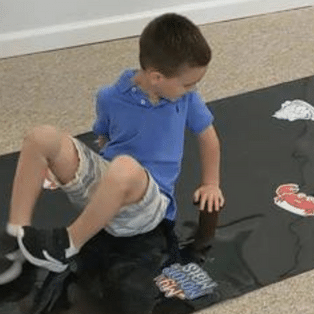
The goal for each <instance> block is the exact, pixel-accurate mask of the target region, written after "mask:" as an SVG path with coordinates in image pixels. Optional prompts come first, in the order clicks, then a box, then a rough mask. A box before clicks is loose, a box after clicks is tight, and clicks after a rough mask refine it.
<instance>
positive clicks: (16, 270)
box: [0, 126, 78, 284]
mask: <svg viewBox="0 0 314 314" xmlns="http://www.w3.org/2000/svg"><path fill="white" fill-rule="evenodd" d="M77 166H78V157H77V153H76V150H75V147H74V145H73V143H72V141H71V139H70V137H69V136H68V135H66V134H63V133H61V132H59V131H57V130H56V129H55V128H53V127H50V126H40V127H36V128H34V129H33V130H32V131H31V132H29V133H28V134H27V136H26V137H25V140H24V142H23V146H22V150H21V153H20V158H19V162H18V166H17V170H16V174H15V178H14V183H13V191H12V199H11V207H10V212H9V221H8V224H7V232H4V233H3V234H2V235H1V237H0V254H1V255H0V258H1V260H0V284H5V283H8V282H10V281H12V280H14V279H15V278H17V277H18V276H19V274H20V273H21V271H22V263H23V261H24V258H23V255H22V254H21V252H20V251H19V248H18V244H17V240H16V236H17V233H18V231H19V230H20V229H21V227H22V226H26V225H30V224H31V220H32V215H33V208H34V205H35V203H36V200H37V198H38V195H39V193H40V191H41V189H42V183H43V180H44V177H45V173H46V170H47V167H49V168H51V169H53V171H54V172H55V173H56V174H57V176H58V177H59V178H60V180H61V181H62V182H67V181H69V180H71V179H72V178H73V176H74V174H75V171H76V168H77Z"/></svg>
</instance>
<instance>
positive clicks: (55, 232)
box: [18, 226, 77, 273]
mask: <svg viewBox="0 0 314 314" xmlns="http://www.w3.org/2000/svg"><path fill="white" fill-rule="evenodd" d="M18 244H19V246H20V249H21V251H22V253H23V255H24V256H25V258H26V259H27V260H28V261H29V262H30V263H32V264H33V265H36V266H39V267H43V268H46V269H48V270H50V271H53V272H56V273H61V272H63V271H65V270H66V268H67V267H68V266H69V260H68V258H70V257H71V256H72V255H74V254H76V253H77V251H76V250H73V249H71V248H70V240H69V236H68V232H67V230H66V228H59V229H51V230H43V229H42V230H38V229H35V228H33V227H28V226H27V227H23V228H22V229H21V232H20V233H19V235H18Z"/></svg>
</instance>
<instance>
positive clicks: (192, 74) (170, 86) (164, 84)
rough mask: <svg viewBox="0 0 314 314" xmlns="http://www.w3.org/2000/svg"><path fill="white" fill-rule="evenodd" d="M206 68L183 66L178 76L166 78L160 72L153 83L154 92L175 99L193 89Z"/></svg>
mask: <svg viewBox="0 0 314 314" xmlns="http://www.w3.org/2000/svg"><path fill="white" fill-rule="evenodd" d="M206 70H207V66H204V67H192V68H191V67H188V66H186V67H184V68H183V69H182V70H181V71H180V74H179V75H178V76H175V77H171V78H167V77H165V76H163V75H162V74H160V75H161V76H160V79H159V80H158V82H157V83H156V84H155V93H156V95H157V96H159V97H164V98H168V99H170V100H175V99H177V98H180V97H182V96H183V95H184V94H186V93H187V92H189V91H191V90H193V89H195V87H196V84H197V83H198V82H199V81H200V80H201V79H202V78H203V76H204V75H205V73H206Z"/></svg>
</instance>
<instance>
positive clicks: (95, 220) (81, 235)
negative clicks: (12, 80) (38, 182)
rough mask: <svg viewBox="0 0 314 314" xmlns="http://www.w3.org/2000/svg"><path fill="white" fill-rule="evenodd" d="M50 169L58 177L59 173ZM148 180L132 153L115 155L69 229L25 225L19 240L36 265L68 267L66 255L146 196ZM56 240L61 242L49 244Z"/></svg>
mask: <svg viewBox="0 0 314 314" xmlns="http://www.w3.org/2000/svg"><path fill="white" fill-rule="evenodd" d="M97 157H99V156H97ZM92 163H93V161H92ZM80 166H81V165H80ZM49 168H50V167H49ZM50 169H51V170H52V171H53V172H54V174H55V175H56V176H57V178H58V173H56V171H54V169H53V168H50ZM86 179H88V180H90V178H86ZM64 181H65V180H64ZM148 182H149V180H148V174H147V173H146V171H145V169H144V168H142V166H141V165H140V164H139V163H138V162H137V161H136V160H134V159H133V158H131V157H129V156H119V157H117V158H115V159H114V160H113V161H112V162H111V163H110V164H109V166H108V167H107V169H106V172H105V175H103V177H102V178H101V180H100V182H99V183H98V186H97V189H96V191H95V192H94V194H93V195H92V197H91V199H90V201H89V203H88V204H87V206H86V207H85V208H84V211H83V213H82V214H81V215H80V216H79V217H78V218H77V220H76V221H75V222H74V223H73V224H72V225H71V226H70V227H69V228H67V230H66V229H65V228H62V229H60V230H58V229H56V230H52V231H51V232H50V234H49V232H48V231H38V230H35V229H34V228H31V227H24V228H23V232H21V233H20V235H19V244H20V247H21V249H22V251H23V253H24V255H25V256H26V258H27V259H28V260H29V261H30V262H31V263H33V264H35V265H38V266H43V267H46V268H48V269H50V270H52V271H57V272H59V271H63V270H64V269H65V268H66V267H67V262H66V259H67V258H69V257H70V256H72V255H74V254H76V253H77V252H78V251H79V249H80V248H81V247H82V246H83V245H84V244H85V242H87V241H88V240H89V239H90V238H91V237H93V236H94V235H95V234H96V233H98V231H99V230H101V229H102V228H104V227H105V226H106V225H108V223H109V222H110V221H111V220H112V219H113V218H114V216H115V215H117V214H118V213H119V211H120V209H121V208H122V207H124V206H126V205H130V204H134V203H138V202H139V201H140V200H141V199H142V198H143V197H144V195H145V193H146V190H147V187H148ZM77 192H78V193H81V192H79V191H77ZM52 238H53V239H54V240H53V241H52ZM52 242H55V244H56V243H57V242H58V244H57V245H54V247H52V246H53V245H52V246H50V248H49V247H47V245H48V246H49V245H51V243H52ZM47 252H48V254H47ZM53 259H54V261H53V262H52V263H51V260H53ZM52 264H53V265H52Z"/></svg>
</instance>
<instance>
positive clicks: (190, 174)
mask: <svg viewBox="0 0 314 314" xmlns="http://www.w3.org/2000/svg"><path fill="white" fill-rule="evenodd" d="M313 87H314V77H309V78H304V79H301V80H297V81H294V82H289V83H284V84H280V85H277V86H273V87H270V88H266V89H262V90H258V91H254V92H250V93H246V94H243V95H238V96H235V97H230V98H227V99H222V100H219V101H214V102H211V103H209V104H208V106H209V107H210V108H211V110H212V111H213V113H214V116H215V126H216V128H217V131H218V133H219V136H220V138H221V143H222V188H223V191H224V193H225V197H226V206H225V208H224V210H223V211H222V212H221V214H220V218H219V224H218V227H217V230H216V235H215V238H214V240H212V241H211V244H212V247H211V249H210V250H209V252H208V254H207V260H206V263H205V265H204V269H206V271H207V272H208V273H209V275H210V276H211V277H212V278H213V279H214V280H215V281H216V282H217V283H218V284H219V287H218V298H216V299H215V300H214V302H220V301H222V300H225V299H228V298H232V297H235V296H239V295H241V294H244V293H247V292H248V291H251V290H254V289H258V288H260V287H263V286H266V285H268V284H271V283H274V282H278V281H280V280H282V279H285V278H288V277H290V276H293V275H297V274H300V273H302V272H304V271H307V270H310V269H312V268H313V265H314V260H313V257H314V246H313V245H312V239H313V237H314V228H313V227H314V221H313V218H312V217H301V216H297V215H295V214H292V213H290V212H288V211H285V210H283V209H281V208H279V207H278V206H276V205H275V204H274V202H273V198H274V196H275V191H276V188H277V187H278V186H279V185H281V184H285V183H296V184H299V185H300V186H301V187H309V186H310V187H311V184H312V182H311V180H313V182H314V167H312V163H311V158H310V156H308V155H307V152H308V153H310V152H311V143H312V142H311V140H312V137H311V129H312V128H313V125H314V122H313V121H304V120H303V121H301V120H298V121H294V122H289V121H285V120H278V119H275V118H273V117H272V115H273V114H274V113H275V112H276V111H278V110H279V109H280V107H281V104H282V103H283V102H285V101H286V100H294V99H302V100H304V101H307V102H308V103H310V104H313V105H314V88H313ZM79 138H80V139H81V140H82V141H84V142H85V143H87V144H88V145H92V146H93V147H94V148H95V144H93V141H94V140H95V139H94V137H93V135H92V134H91V133H87V134H83V135H81V136H79ZM304 143H307V147H308V150H307V151H306V150H304V149H303V150H302V149H301V151H300V147H301V148H302V147H303V148H304ZM302 145H303V146H302ZM313 146H314V137H313ZM313 149H314V148H313ZM17 158H18V153H14V154H9V155H5V156H1V157H0V175H1V181H0V190H1V191H2V193H1V194H0V206H1V207H0V218H1V220H0V221H1V226H2V227H3V226H4V225H5V222H6V219H7V208H8V206H9V199H10V193H11V187H12V179H13V175H14V171H15V167H16V161H17ZM311 171H313V172H311ZM312 173H313V177H312ZM199 183H200V164H199V150H198V143H197V139H196V138H195V137H194V136H193V135H191V134H190V133H189V132H187V134H186V145H185V155H184V160H183V169H182V175H181V177H180V180H179V182H178V186H177V198H178V208H179V212H180V213H179V217H178V223H177V233H178V235H179V237H180V239H181V240H182V241H189V239H190V238H191V237H192V236H193V234H194V232H195V230H196V225H197V221H198V211H197V207H196V206H194V205H193V204H192V195H193V192H194V191H195V189H196V188H197V186H198V185H199ZM312 192H313V191H312ZM75 217H76V213H75V211H74V210H73V209H72V207H71V205H70V204H69V202H68V201H67V199H66V197H65V196H64V195H63V193H62V192H60V191H58V190H57V191H45V192H43V194H42V195H41V197H40V200H39V202H38V204H37V208H36V213H35V217H34V224H35V225H37V226H39V225H40V226H41V227H52V226H57V225H68V224H69V223H70V222H71V221H72V220H73V219H75ZM27 278H28V279H27V280H29V278H33V277H31V275H29V276H28V277H27ZM25 280H26V279H25ZM26 286H27V285H26ZM17 287H19V285H14V286H12V287H11V288H10V289H12V295H13V297H12V296H11V297H9V296H8V295H7V294H6V297H5V298H4V297H3V298H2V300H3V301H2V302H1V301H0V313H1V314H4V313H14V314H15V313H16V314H18V313H22V311H21V310H19V307H18V302H16V299H17V298H18V296H19V291H17V290H18V288H17ZM23 287H24V288H23V289H24V290H23V291H22V292H23V293H22V292H20V295H23V296H24V295H25V294H26V292H27V291H26V290H27V289H26V288H25V285H24V286H23ZM15 289H16V290H15ZM25 289H26V290H25ZM0 292H1V291H0ZM14 295H15V296H16V297H15V298H14ZM1 296H2V293H1ZM1 296H0V298H1ZM86 300H87V301H86V304H87V305H86V304H85V303H84V301H82V302H83V303H84V304H85V306H86V308H89V305H88V304H89V303H88V298H87V299H86ZM122 302H123V301H122ZM20 303H21V302H20ZM24 303H25V302H24ZM24 303H23V304H24ZM96 303H97V302H96ZM96 303H95V300H93V301H92V302H91V303H90V304H94V307H93V309H92V308H89V312H90V313H93V311H94V313H98V312H97V311H98V310H99V308H101V304H100V305H99V307H98V310H97V309H96V307H97V306H96ZM212 303H213V300H212V299H211V300H210V299H206V300H204V299H203V300H200V302H199V303H195V304H194V305H193V306H191V304H187V303H185V302H183V301H178V300H172V299H169V300H164V302H162V303H161V304H160V305H158V306H157V307H156V310H155V311H154V314H155V313H156V314H157V313H173V314H175V313H176V314H183V313H192V312H193V311H194V310H195V309H200V308H204V307H207V306H209V305H210V304H212ZM23 304H22V307H23ZM193 307H194V308H193ZM74 308H75V305H74V306H73V308H72V310H71V309H69V310H68V311H66V312H64V313H85V312H79V311H78V310H77V308H78V307H76V310H74ZM82 308H83V307H82Z"/></svg>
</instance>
